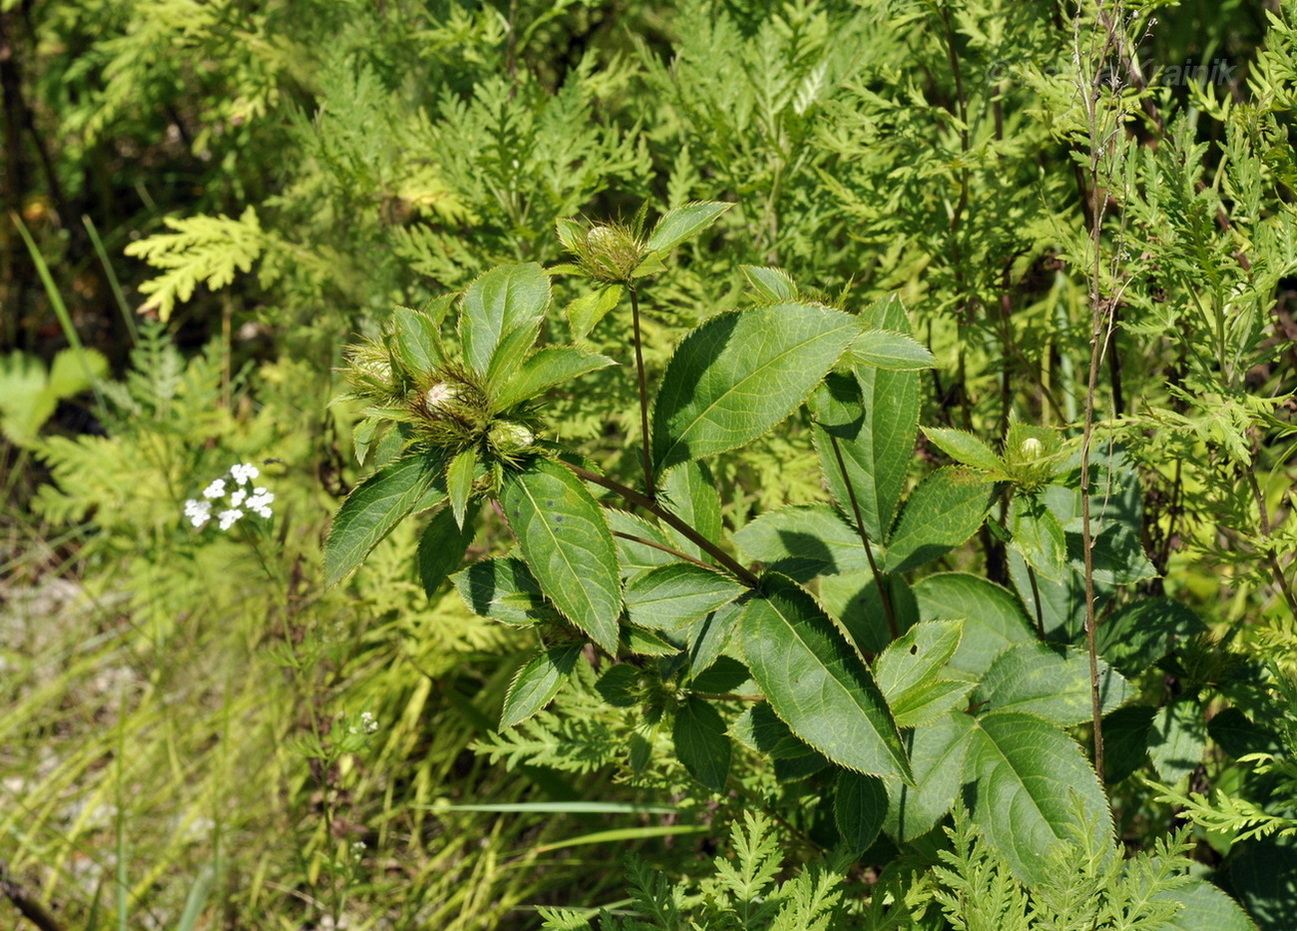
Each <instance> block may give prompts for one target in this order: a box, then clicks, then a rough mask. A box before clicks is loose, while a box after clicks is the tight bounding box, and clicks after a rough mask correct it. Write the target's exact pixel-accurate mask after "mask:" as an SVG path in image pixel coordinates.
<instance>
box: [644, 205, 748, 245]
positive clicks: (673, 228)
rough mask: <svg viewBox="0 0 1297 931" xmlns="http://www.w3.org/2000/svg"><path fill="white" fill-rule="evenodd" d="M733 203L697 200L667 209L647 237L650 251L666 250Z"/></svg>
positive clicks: (692, 233)
mask: <svg viewBox="0 0 1297 931" xmlns="http://www.w3.org/2000/svg"><path fill="white" fill-rule="evenodd" d="M733 206H734V205H733V204H720V203H715V202H713V201H698V202H695V203H691V204H685V205H684V206H681V207H676V208H675V209H674V210H670V211H668V212H667V213H666V214H665V215H663V217H662V219H660V220H658V222H657V226H655V227H653V232H652V234H651V235H650V236H649V239H648V249H649V251H650V252H666V251H667V250H669V249H673V248H675V247H676V246H678V245H680V243H682V242H684V241H685V240H686V239H688V238H689V237H690V236H696V235H697V234H698V233H701V232H702V231H703V230H705V229H706V228H707V227H709V226H711V225H712V224H713V223H715V222H716V220H717V219H718V218H719V217H720V215H721V214H723V213H724V212H725V211H726V210H729V209H730V208H731V207H733Z"/></svg>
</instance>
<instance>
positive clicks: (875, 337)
mask: <svg viewBox="0 0 1297 931" xmlns="http://www.w3.org/2000/svg"><path fill="white" fill-rule="evenodd" d="M850 355H851V358H852V360H853V361H855V362H856V363H857V364H859V365H871V366H873V367H874V368H880V369H887V370H888V371H891V372H917V371H921V370H922V369H930V368H936V366H937V360H936V358H935V357H934V356H933V355H932V353H931V352H929V351H928V349H927V347H926V346H924V345H923V344H922V343H920V342H919V341H918V340H916V339H915V338H914V337H913V336H907V335H905V334H904V333H895V332H892V331H890V330H866V331H865V332H863V333H861V334H860V338H859V339H857V340H856V341H855V342H854V343H852V344H851V349H850Z"/></svg>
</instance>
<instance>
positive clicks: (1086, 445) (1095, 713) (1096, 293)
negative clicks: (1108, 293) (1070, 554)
mask: <svg viewBox="0 0 1297 931" xmlns="http://www.w3.org/2000/svg"><path fill="white" fill-rule="evenodd" d="M1073 23H1074V25H1073V42H1074V55H1075V58H1076V66H1077V69H1078V74H1080V68H1081V64H1082V52H1081V12H1080V7H1078V8H1077V14H1076V18H1075V20H1074V21H1073ZM1104 26H1105V29H1104V42H1103V48H1102V49H1101V50H1100V51H1099V53H1098V55H1095V56H1093V57H1091V58H1088V59H1087V61H1086V63H1087V64H1089V65H1091V66H1094V65H1095V63H1096V62H1099V61H1103V60H1104V59H1105V58H1106V56H1107V54H1108V52H1109V51H1110V50H1111V49H1112V47H1113V45H1114V43H1117V44H1120V43H1119V40H1118V39H1117V36H1116V34H1115V31H1114V30H1113V28H1112V26H1111V23H1110V22H1109V21H1105V23H1104ZM1099 82H1100V73H1099V71H1098V70H1097V68H1096V69H1095V70H1094V74H1093V76H1092V77H1091V78H1090V81H1089V86H1088V87H1082V90H1083V91H1084V100H1085V111H1086V120H1087V124H1088V129H1089V132H1088V135H1089V143H1090V152H1089V157H1090V158H1089V170H1090V171H1089V173H1090V190H1091V191H1092V192H1094V203H1093V205H1092V209H1091V211H1090V216H1089V220H1090V249H1091V251H1092V253H1093V266H1092V267H1091V268H1090V269H1089V270H1088V271H1089V276H1090V370H1089V377H1088V380H1087V384H1086V392H1085V427H1084V430H1083V432H1082V435H1081V549H1082V551H1083V554H1084V558H1085V646H1086V652H1087V654H1088V655H1089V659H1090V716H1091V719H1092V721H1093V728H1094V768H1095V771H1096V772H1098V774H1099V779H1100V780H1102V779H1103V769H1104V766H1103V698H1102V695H1101V694H1100V691H1099V650H1098V644H1097V637H1096V627H1097V624H1098V619H1097V618H1096V617H1095V611H1094V534H1093V533H1092V531H1091V527H1090V490H1091V488H1090V447H1091V446H1092V444H1093V442H1094V406H1095V405H1094V399H1095V394H1096V393H1097V392H1098V389H1099V366H1100V365H1101V364H1102V362H1103V352H1104V349H1105V348H1107V343H1108V341H1107V339H1106V338H1105V336H1104V324H1105V320H1106V318H1107V316H1108V313H1109V311H1110V310H1111V309H1112V307H1113V306H1115V303H1116V301H1115V299H1113V300H1111V301H1110V300H1108V299H1105V298H1104V297H1103V295H1102V294H1101V293H1100V290H1101V288H1102V287H1103V254H1102V246H1103V243H1102V235H1103V218H1104V213H1105V211H1106V208H1107V196H1106V195H1101V194H1100V191H1101V188H1100V183H1099V166H1100V163H1101V161H1102V159H1103V157H1104V154H1105V153H1106V152H1107V151H1108V146H1107V145H1105V144H1104V143H1101V142H1100V141H1099V115H1098V106H1099V99H1100V91H1099ZM1113 135H1115V133H1114V134H1113ZM1109 141H1110V140H1109ZM1105 190H1106V188H1105Z"/></svg>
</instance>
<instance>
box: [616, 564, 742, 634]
mask: <svg viewBox="0 0 1297 931" xmlns="http://www.w3.org/2000/svg"><path fill="white" fill-rule="evenodd" d="M745 591H747V589H746V588H745V587H744V586H742V585H740V584H739V583H738V582H735V581H734V580H733V579H731V578H730V577H729V576H725V575H721V574H720V573H719V572H713V571H711V570H710V569H704V568H703V567H702V566H695V565H693V564H692V563H682V562H677V563H673V564H671V565H668V566H661V567H659V568H657V569H652V570H650V571H648V572H645V573H644V574H643V575H640V576H637V577H636V578H634V579H632V580H631V581H630V582H629V583H628V584H627V586H626V611H627V613H628V614H629V615H630V619H631V623H633V624H638V625H639V626H640V627H647V628H650V629H652V630H660V631H663V632H665V633H668V634H674V633H679V632H681V631H683V630H684V629H685V628H687V627H689V626H690V625H692V624H694V623H695V622H697V621H698V620H700V619H702V618H703V617H705V616H707V615H708V614H711V613H712V612H713V611H715V610H716V609H717V608H719V607H721V606H722V605H726V604H729V603H730V602H731V601H733V600H734V599H735V598H738V597H739V596H740V595H742V594H743V593H744V592H745Z"/></svg>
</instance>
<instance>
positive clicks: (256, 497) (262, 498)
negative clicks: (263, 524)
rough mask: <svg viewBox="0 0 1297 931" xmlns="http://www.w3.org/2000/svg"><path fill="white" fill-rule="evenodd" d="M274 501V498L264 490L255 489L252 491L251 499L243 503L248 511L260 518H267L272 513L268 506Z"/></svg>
mask: <svg viewBox="0 0 1297 931" xmlns="http://www.w3.org/2000/svg"><path fill="white" fill-rule="evenodd" d="M274 500H275V496H274V495H272V494H271V493H270V492H268V491H266V489H264V488H256V489H254V490H253V492H252V495H251V497H249V498H248V500H247V501H246V502H244V503H245V504H246V505H247V507H248V510H250V511H256V512H257V514H259V515H260V516H261V517H269V516H270V515H271V513H272V512H271V510H270V505H271V504H272V503H274Z"/></svg>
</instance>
